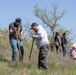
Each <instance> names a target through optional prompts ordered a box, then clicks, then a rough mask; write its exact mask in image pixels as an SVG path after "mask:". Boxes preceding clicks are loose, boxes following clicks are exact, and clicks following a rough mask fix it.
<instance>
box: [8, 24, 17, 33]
mask: <svg viewBox="0 0 76 75" xmlns="http://www.w3.org/2000/svg"><path fill="white" fill-rule="evenodd" d="M15 32H16V28H13V26H12V24H10V25H9V33H10V34H14V33H15Z"/></svg>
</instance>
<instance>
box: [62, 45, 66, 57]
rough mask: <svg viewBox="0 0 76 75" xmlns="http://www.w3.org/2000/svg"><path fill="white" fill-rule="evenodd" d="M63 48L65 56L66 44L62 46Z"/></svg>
mask: <svg viewBox="0 0 76 75" xmlns="http://www.w3.org/2000/svg"><path fill="white" fill-rule="evenodd" d="M62 50H63V56H66V45H63V46H62Z"/></svg>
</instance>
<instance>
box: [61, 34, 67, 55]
mask: <svg viewBox="0 0 76 75" xmlns="http://www.w3.org/2000/svg"><path fill="white" fill-rule="evenodd" d="M67 43H68V42H67V39H66V33H63V36H62V37H61V46H62V50H63V56H66V45H67Z"/></svg>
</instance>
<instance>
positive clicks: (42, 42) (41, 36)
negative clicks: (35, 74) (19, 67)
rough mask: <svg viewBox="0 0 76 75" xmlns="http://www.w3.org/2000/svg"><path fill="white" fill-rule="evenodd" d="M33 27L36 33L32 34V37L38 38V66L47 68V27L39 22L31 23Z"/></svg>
mask: <svg viewBox="0 0 76 75" xmlns="http://www.w3.org/2000/svg"><path fill="white" fill-rule="evenodd" d="M31 29H33V30H34V31H35V34H34V35H32V38H34V39H35V40H36V45H37V48H38V49H39V56H38V68H39V69H47V68H48V65H47V56H48V50H49V41H48V36H47V33H46V31H45V29H44V28H43V27H42V26H41V25H38V24H37V23H32V24H31Z"/></svg>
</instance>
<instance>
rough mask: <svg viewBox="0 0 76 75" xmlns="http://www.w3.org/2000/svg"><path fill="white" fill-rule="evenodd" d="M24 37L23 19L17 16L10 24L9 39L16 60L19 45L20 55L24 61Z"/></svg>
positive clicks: (20, 58) (13, 57) (13, 59)
mask: <svg viewBox="0 0 76 75" xmlns="http://www.w3.org/2000/svg"><path fill="white" fill-rule="evenodd" d="M17 32H18V33H17ZM16 33H17V34H16ZM17 36H18V38H17ZM23 39H24V37H23V31H22V24H21V19H20V18H16V19H15V21H14V22H12V23H10V24H9V40H10V44H11V48H12V61H16V57H17V51H18V49H19V47H20V53H21V55H19V60H20V61H23V56H24V47H23V44H22V41H23ZM18 44H19V46H18Z"/></svg>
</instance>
